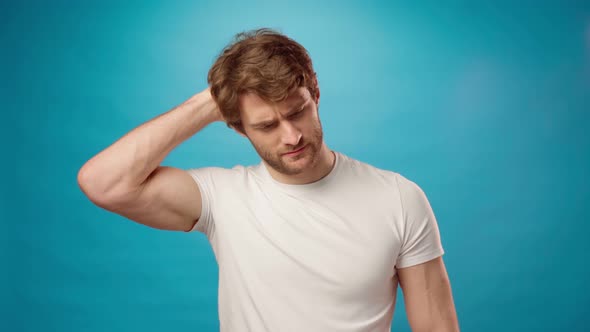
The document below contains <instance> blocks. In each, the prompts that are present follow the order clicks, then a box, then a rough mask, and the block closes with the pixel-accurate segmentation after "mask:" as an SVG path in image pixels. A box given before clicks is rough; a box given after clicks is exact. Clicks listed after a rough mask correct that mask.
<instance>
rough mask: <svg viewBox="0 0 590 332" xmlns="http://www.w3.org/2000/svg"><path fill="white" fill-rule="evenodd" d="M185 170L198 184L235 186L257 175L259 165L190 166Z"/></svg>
mask: <svg viewBox="0 0 590 332" xmlns="http://www.w3.org/2000/svg"><path fill="white" fill-rule="evenodd" d="M186 172H187V173H188V174H189V175H190V176H191V177H192V178H193V179H194V180H195V181H197V183H198V184H200V185H207V186H211V187H213V186H214V187H227V186H228V185H231V186H234V187H235V186H236V185H239V184H240V183H244V182H246V181H249V180H251V179H253V178H257V177H259V166H258V165H257V166H244V165H235V166H233V167H231V168H228V167H215V166H210V167H201V168H190V169H187V170H186Z"/></svg>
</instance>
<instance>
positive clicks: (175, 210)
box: [78, 88, 223, 231]
mask: <svg viewBox="0 0 590 332" xmlns="http://www.w3.org/2000/svg"><path fill="white" fill-rule="evenodd" d="M215 121H223V117H222V116H221V113H220V112H219V109H218V108H217V104H216V103H215V102H214V101H213V98H212V97H211V94H210V91H209V89H208V88H207V89H205V90H203V91H201V92H199V93H197V94H195V95H194V96H192V97H191V98H190V99H188V100H187V101H185V102H184V103H182V104H181V105H179V106H178V107H176V108H174V109H172V110H170V111H168V112H166V113H164V114H162V115H160V116H158V117H156V118H154V119H152V120H150V121H148V122H146V123H144V124H142V125H140V126H139V127H137V128H135V129H133V130H132V131H130V132H129V133H127V134H126V135H125V136H123V137H121V138H120V139H119V140H117V141H116V142H115V143H113V144H112V145H111V146H109V147H107V148H106V149H105V150H103V151H101V152H100V153H99V154H97V155H96V156H94V157H92V158H91V159H90V160H88V161H87V162H86V163H85V164H84V166H82V168H81V169H80V171H79V172H78V184H79V185H80V188H81V189H82V191H83V192H84V193H85V194H86V196H88V198H89V199H90V200H91V201H92V202H93V203H94V204H96V205H98V206H100V207H102V208H104V209H106V210H109V211H112V212H115V213H117V214H120V215H122V216H124V217H127V218H129V219H131V220H133V221H136V222H138V223H141V224H144V225H146V226H150V227H153V228H158V229H166V230H182V231H188V230H190V229H191V228H192V227H193V225H194V224H195V223H196V221H197V220H198V219H199V217H200V215H201V194H200V192H199V188H198V186H197V184H196V182H195V181H194V180H193V179H192V177H191V176H190V174H188V173H187V172H186V171H184V170H181V169H178V168H173V167H164V166H160V163H161V162H162V161H163V160H164V158H165V157H166V156H167V155H168V154H169V153H170V152H171V151H172V150H173V149H174V148H175V147H176V146H178V145H179V144H180V143H182V142H183V141H185V140H187V139H188V138H189V137H191V136H193V135H194V134H196V133H197V132H198V131H200V130H201V129H203V128H204V127H205V126H207V125H208V124H210V123H212V122H215Z"/></svg>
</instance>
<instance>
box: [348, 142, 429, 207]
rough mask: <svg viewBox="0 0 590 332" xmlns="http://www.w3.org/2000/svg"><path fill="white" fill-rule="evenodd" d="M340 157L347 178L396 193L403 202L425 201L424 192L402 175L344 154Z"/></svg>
mask: <svg viewBox="0 0 590 332" xmlns="http://www.w3.org/2000/svg"><path fill="white" fill-rule="evenodd" d="M339 157H340V160H341V162H342V169H343V171H344V173H345V174H347V176H352V177H354V178H357V180H360V181H362V182H363V183H366V184H369V185H370V186H372V187H373V188H375V189H377V188H383V189H385V190H388V191H389V192H391V191H394V192H396V193H398V194H399V196H400V197H401V198H402V199H403V200H407V201H413V200H416V199H423V196H424V192H423V191H422V189H421V188H420V186H419V185H418V184H417V183H416V182H414V181H413V180H411V179H409V178H408V177H406V176H404V175H402V174H401V173H399V172H397V171H395V170H389V169H384V168H380V167H377V166H374V165H371V164H369V163H367V162H364V161H360V160H357V159H354V158H351V157H349V156H347V155H344V154H342V153H339Z"/></svg>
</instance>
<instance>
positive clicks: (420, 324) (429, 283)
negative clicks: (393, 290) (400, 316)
mask: <svg viewBox="0 0 590 332" xmlns="http://www.w3.org/2000/svg"><path fill="white" fill-rule="evenodd" d="M397 273H398V277H399V283H400V286H401V288H402V292H403V296H404V303H405V307H406V314H407V316H408V321H409V323H410V326H411V327H412V331H432V330H436V329H441V330H442V331H459V327H458V322H457V314H456V311H455V306H454V303H453V297H452V292H451V285H450V281H449V278H448V275H447V271H446V268H445V265H444V262H443V259H442V257H440V256H439V257H437V258H435V259H432V260H430V261H428V262H425V263H422V264H418V265H414V266H410V267H407V268H402V269H398V270H397Z"/></svg>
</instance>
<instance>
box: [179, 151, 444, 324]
mask: <svg viewBox="0 0 590 332" xmlns="http://www.w3.org/2000/svg"><path fill="white" fill-rule="evenodd" d="M335 155H336V161H335V165H334V168H333V169H332V170H331V172H330V173H329V174H328V175H327V176H325V177H324V178H322V179H321V180H319V181H317V182H314V183H311V184H305V185H287V184H283V183H280V182H277V181H276V180H274V179H273V178H272V177H271V175H270V173H268V170H267V169H266V166H265V165H264V164H263V163H262V162H261V163H260V164H258V165H256V166H249V167H244V166H235V167H233V168H232V169H225V168H217V167H206V168H200V169H191V170H188V172H189V173H190V174H191V175H192V177H193V178H194V179H195V181H196V182H197V184H198V185H199V188H200V191H201V196H202V213H201V218H200V219H199V221H198V222H197V223H196V225H195V227H194V228H193V229H194V230H198V231H200V232H203V233H204V234H206V236H207V238H208V239H209V242H210V243H211V246H212V248H213V252H214V253H215V257H216V259H217V263H218V266H219V308H218V309H219V321H220V329H221V331H223V332H225V331H227V332H230V331H231V332H234V331H256V332H265V331H268V332H271V331H272V332H275V331H297V332H302V331H305V332H314V331H321V332H326V331H350V332H352V331H355V332H360V331H363V332H365V331H367V332H368V331H379V332H382V331H390V328H391V321H392V317H393V309H394V307H395V300H396V294H397V286H398V280H397V275H396V268H402V267H408V266H412V265H416V264H420V263H423V262H426V261H429V260H431V259H434V258H436V257H438V256H441V255H442V254H443V253H444V251H443V248H442V245H441V241H440V235H439V230H438V226H437V222H436V219H435V216H434V214H433V212H432V209H431V207H430V204H429V203H428V200H427V198H426V196H425V195H424V193H423V191H422V190H421V189H420V188H419V187H418V186H417V185H416V184H415V183H414V182H412V181H410V180H408V179H406V178H405V177H403V176H402V175H400V174H398V173H395V172H391V171H387V170H381V169H378V168H375V167H373V166H371V165H368V164H366V163H363V162H360V161H357V160H354V159H352V158H350V157H347V156H345V155H344V154H341V153H338V152H335Z"/></svg>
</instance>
